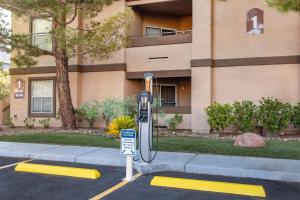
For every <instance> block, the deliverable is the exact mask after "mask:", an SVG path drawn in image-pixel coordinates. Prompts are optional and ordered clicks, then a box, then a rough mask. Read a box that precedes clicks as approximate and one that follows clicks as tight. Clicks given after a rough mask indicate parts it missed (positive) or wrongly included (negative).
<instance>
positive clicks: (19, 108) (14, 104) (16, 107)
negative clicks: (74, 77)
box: [10, 73, 73, 127]
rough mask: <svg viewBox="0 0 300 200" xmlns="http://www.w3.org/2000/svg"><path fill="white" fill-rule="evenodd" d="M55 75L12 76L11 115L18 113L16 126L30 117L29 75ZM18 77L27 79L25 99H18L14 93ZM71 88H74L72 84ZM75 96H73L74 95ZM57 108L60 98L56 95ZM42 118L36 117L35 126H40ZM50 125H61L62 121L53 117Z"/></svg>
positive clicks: (21, 124)
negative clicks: (39, 121)
mask: <svg viewBox="0 0 300 200" xmlns="http://www.w3.org/2000/svg"><path fill="white" fill-rule="evenodd" d="M51 76H55V74H52V73H49V74H38V75H18V76H11V86H12V87H11V91H10V116H14V115H17V119H16V120H15V121H14V124H15V125H16V126H24V119H25V118H26V117H28V104H29V102H28V78H29V77H51ZM17 79H23V80H24V81H25V88H24V89H25V92H24V98H23V99H16V98H15V96H14V95H15V94H14V89H15V88H14V83H15V81H16V80H17ZM70 85H71V89H72V84H70ZM72 98H73V97H72ZM56 103H57V104H56V108H58V99H57V97H56ZM39 119H40V118H36V122H35V126H40V124H39V123H38V120H39ZM50 126H52V127H59V126H60V121H58V120H56V119H54V118H52V119H51V121H50Z"/></svg>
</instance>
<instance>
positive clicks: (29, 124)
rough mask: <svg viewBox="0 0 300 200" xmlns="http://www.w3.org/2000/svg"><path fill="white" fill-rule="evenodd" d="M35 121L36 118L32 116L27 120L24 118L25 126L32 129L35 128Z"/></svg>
mask: <svg viewBox="0 0 300 200" xmlns="http://www.w3.org/2000/svg"><path fill="white" fill-rule="evenodd" d="M34 122H35V119H32V118H30V117H27V118H25V120H24V124H25V127H26V128H30V129H31V128H34Z"/></svg>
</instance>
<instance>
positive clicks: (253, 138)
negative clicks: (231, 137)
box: [234, 133, 266, 148]
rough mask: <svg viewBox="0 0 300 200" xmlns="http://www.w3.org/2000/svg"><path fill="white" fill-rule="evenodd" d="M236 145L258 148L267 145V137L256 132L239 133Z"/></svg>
mask: <svg viewBox="0 0 300 200" xmlns="http://www.w3.org/2000/svg"><path fill="white" fill-rule="evenodd" d="M234 145H235V146H240V147H249V148H258V147H264V146H266V143H265V139H264V138H263V137H261V136H260V135H257V134H256V133H244V134H242V135H239V136H238V137H237V138H236V140H235V142H234Z"/></svg>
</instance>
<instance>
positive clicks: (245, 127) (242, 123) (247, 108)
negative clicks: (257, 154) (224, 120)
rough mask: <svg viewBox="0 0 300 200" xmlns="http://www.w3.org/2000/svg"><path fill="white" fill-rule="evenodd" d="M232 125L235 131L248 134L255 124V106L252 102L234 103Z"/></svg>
mask: <svg viewBox="0 0 300 200" xmlns="http://www.w3.org/2000/svg"><path fill="white" fill-rule="evenodd" d="M233 118H234V119H233V124H234V126H235V128H236V129H237V130H240V131H242V132H250V131H253V130H254V129H255V126H256V124H257V121H258V120H257V106H256V105H255V104H254V103H253V102H252V101H242V102H237V101H236V102H234V104H233Z"/></svg>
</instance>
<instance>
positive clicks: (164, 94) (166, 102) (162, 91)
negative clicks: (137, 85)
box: [153, 85, 177, 107]
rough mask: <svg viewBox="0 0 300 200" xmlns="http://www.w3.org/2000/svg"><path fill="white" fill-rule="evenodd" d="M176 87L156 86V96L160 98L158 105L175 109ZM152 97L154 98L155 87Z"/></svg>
mask: <svg viewBox="0 0 300 200" xmlns="http://www.w3.org/2000/svg"><path fill="white" fill-rule="evenodd" d="M176 88H177V87H176V85H158V87H157V89H158V95H159V97H160V99H159V104H160V106H161V107H175V106H176V96H177V92H176ZM153 89H154V92H153V93H154V96H156V86H154V87H153Z"/></svg>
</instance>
